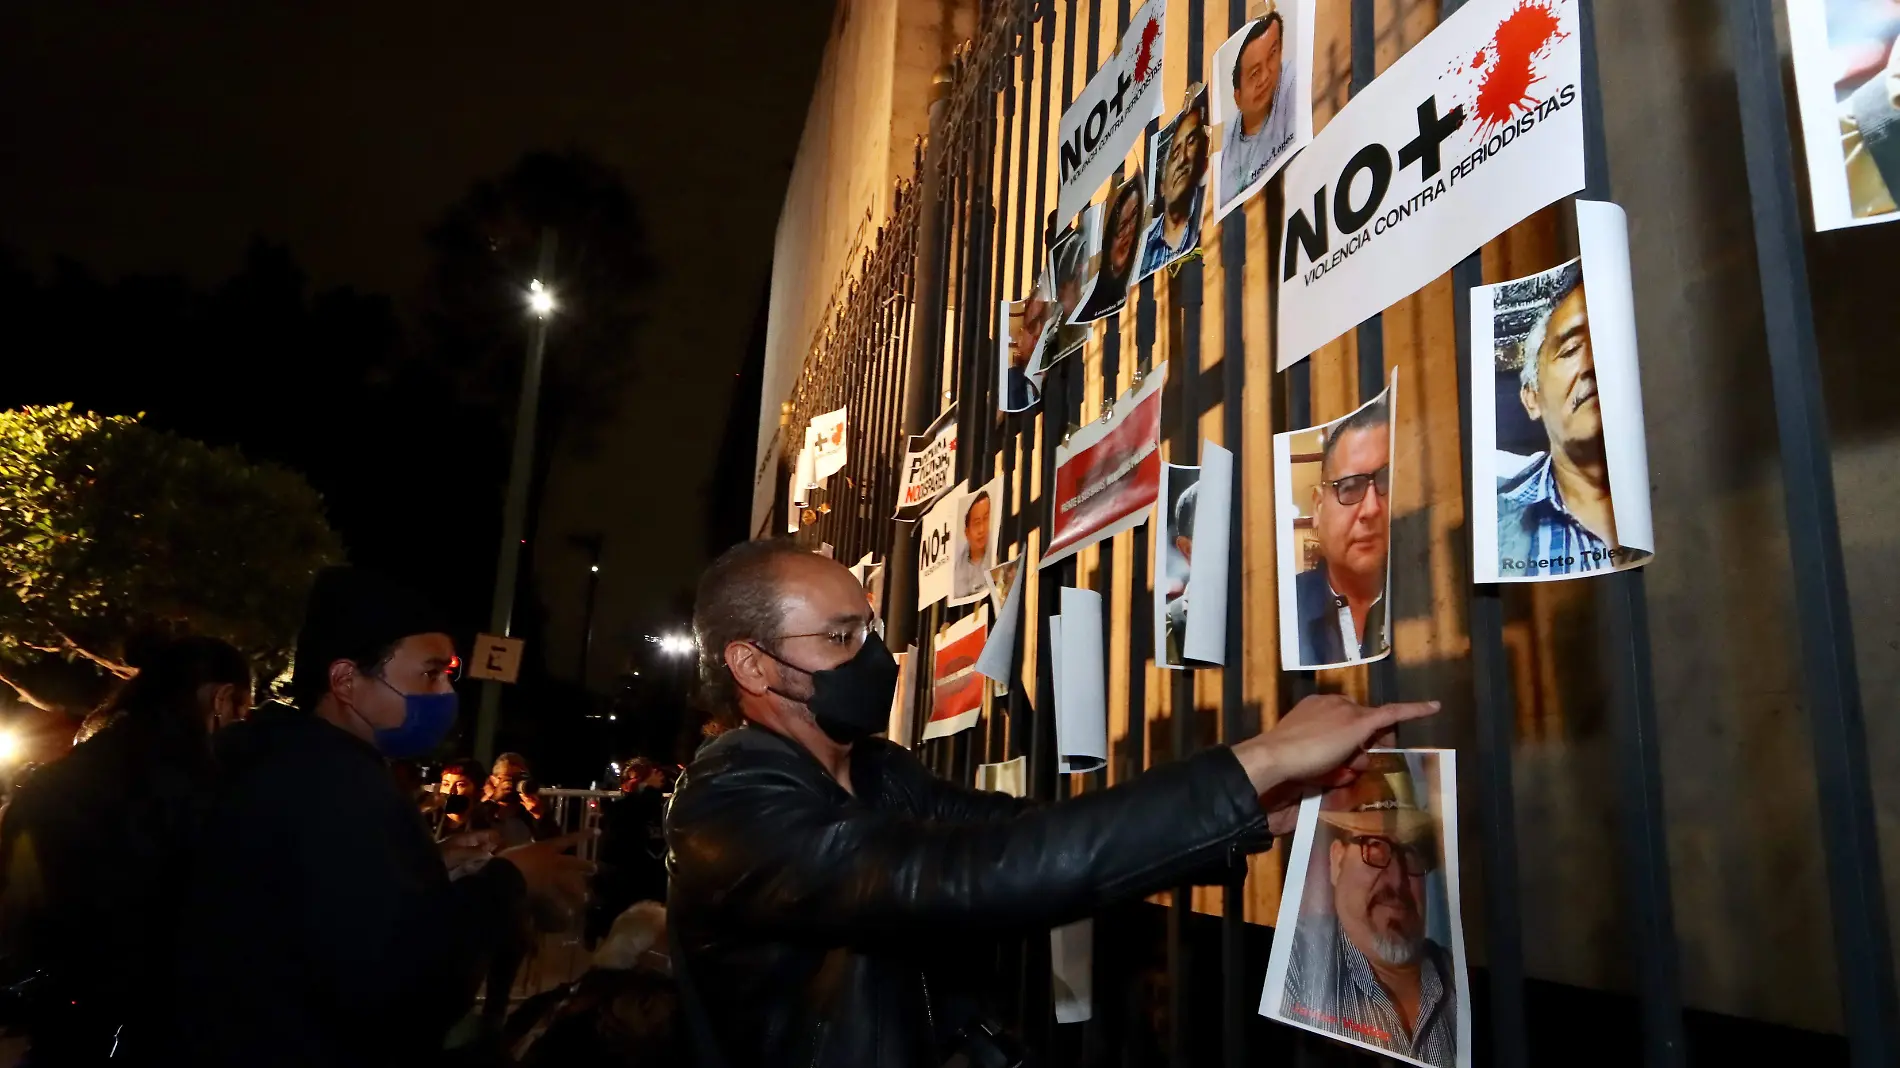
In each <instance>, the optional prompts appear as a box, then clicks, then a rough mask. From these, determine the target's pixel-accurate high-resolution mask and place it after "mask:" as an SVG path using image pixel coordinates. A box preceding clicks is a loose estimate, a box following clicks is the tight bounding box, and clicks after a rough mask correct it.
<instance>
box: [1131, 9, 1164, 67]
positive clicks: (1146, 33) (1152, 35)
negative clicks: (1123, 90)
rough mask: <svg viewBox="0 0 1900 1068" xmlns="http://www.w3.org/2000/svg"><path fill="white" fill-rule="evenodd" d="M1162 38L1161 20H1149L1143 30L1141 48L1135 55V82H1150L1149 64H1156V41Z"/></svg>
mask: <svg viewBox="0 0 1900 1068" xmlns="http://www.w3.org/2000/svg"><path fill="white" fill-rule="evenodd" d="M1160 37H1161V20H1160V19H1149V20H1148V25H1146V26H1143V27H1142V28H1141V48H1140V50H1139V51H1137V52H1136V53H1135V80H1136V81H1138V82H1145V81H1147V80H1148V68H1149V64H1151V63H1153V62H1154V58H1155V41H1157V40H1158V39H1160Z"/></svg>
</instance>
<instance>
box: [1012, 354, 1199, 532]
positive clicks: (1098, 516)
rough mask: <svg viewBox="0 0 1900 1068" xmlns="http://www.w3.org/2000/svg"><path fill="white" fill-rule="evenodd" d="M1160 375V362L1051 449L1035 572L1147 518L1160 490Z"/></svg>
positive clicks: (1163, 368)
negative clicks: (1050, 484) (1050, 482)
mask: <svg viewBox="0 0 1900 1068" xmlns="http://www.w3.org/2000/svg"><path fill="white" fill-rule="evenodd" d="M1167 378H1168V365H1167V364H1165V363H1164V364H1161V365H1160V366H1158V367H1156V368H1155V369H1154V370H1152V371H1150V372H1148V376H1147V378H1145V379H1144V380H1143V381H1142V383H1141V388H1140V389H1138V390H1136V391H1135V392H1133V393H1131V394H1129V395H1128V396H1125V397H1123V398H1122V399H1121V400H1119V401H1117V402H1115V410H1114V412H1113V413H1112V414H1110V416H1109V417H1108V418H1107V419H1106V420H1099V419H1098V420H1096V421H1095V422H1093V423H1090V424H1089V425H1088V426H1085V427H1083V428H1082V429H1080V430H1078V431H1076V432H1075V433H1074V434H1073V435H1072V436H1071V437H1070V438H1069V442H1068V444H1066V445H1061V446H1058V447H1057V448H1056V492H1055V502H1054V505H1053V507H1054V514H1053V516H1052V523H1051V526H1052V527H1053V534H1052V535H1051V537H1050V539H1049V547H1048V549H1047V550H1045V551H1044V553H1043V555H1042V561H1041V562H1040V563H1038V564H1037V565H1036V567H1037V569H1038V570H1040V569H1041V568H1045V567H1048V566H1049V565H1050V564H1054V563H1059V562H1061V561H1063V560H1067V559H1068V558H1069V557H1071V556H1074V555H1075V554H1076V553H1078V552H1080V551H1081V550H1083V549H1085V548H1087V547H1088V546H1091V545H1094V544H1095V543H1096V542H1098V541H1101V540H1102V539H1103V538H1110V537H1114V536H1115V535H1117V534H1120V533H1121V532H1122V531H1124V530H1128V529H1131V528H1133V527H1136V526H1140V525H1141V524H1142V523H1143V522H1146V521H1147V519H1148V510H1149V509H1150V508H1153V507H1154V503H1155V496H1156V495H1157V494H1158V493H1159V492H1160V491H1161V386H1162V383H1164V382H1166V381H1167Z"/></svg>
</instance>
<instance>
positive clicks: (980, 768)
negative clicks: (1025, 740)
mask: <svg viewBox="0 0 1900 1068" xmlns="http://www.w3.org/2000/svg"><path fill="white" fill-rule="evenodd" d="M976 788H977V789H979V790H988V791H990V792H991V793H998V794H1008V795H1009V796H1011V797H1024V796H1026V795H1027V794H1028V793H1029V758H1028V757H1015V758H1013V759H1010V760H1005V761H1003V762H1002V763H1000V764H978V765H977V766H976Z"/></svg>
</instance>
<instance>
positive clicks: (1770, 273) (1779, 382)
mask: <svg viewBox="0 0 1900 1068" xmlns="http://www.w3.org/2000/svg"><path fill="white" fill-rule="evenodd" d="M1727 8H1728V13H1729V30H1730V33H1731V35H1732V37H1731V40H1732V47H1733V50H1734V54H1735V90H1736V96H1737V97H1738V98H1739V100H1740V102H1741V119H1742V148H1743V154H1744V157H1745V159H1746V160H1747V164H1748V191H1749V199H1750V200H1751V202H1752V203H1753V206H1754V229H1755V261H1756V264H1757V267H1758V269H1759V271H1760V273H1761V297H1762V313H1763V318H1764V319H1765V320H1766V325H1767V329H1768V363H1769V369H1770V372H1771V373H1772V376H1773V381H1774V393H1775V423H1776V427H1777V431H1778V433H1779V436H1780V440H1781V467H1782V475H1781V483H1782V491H1783V493H1784V495H1785V499H1784V505H1785V508H1786V511H1787V516H1788V551H1789V555H1790V556H1792V557H1793V561H1794V572H1795V574H1797V575H1800V576H1801V578H1802V581H1801V583H1800V585H1799V587H1798V590H1797V595H1796V597H1795V610H1796V619H1797V623H1798V624H1799V627H1800V632H1801V673H1802V682H1803V684H1804V688H1805V690H1806V693H1807V704H1808V709H1809V722H1810V729H1811V730H1812V731H1813V734H1814V770H1815V782H1816V788H1817V791H1818V793H1819V800H1820V808H1821V843H1822V846H1823V848H1824V850H1825V852H1826V855H1827V873H1828V891H1829V905H1830V909H1829V911H1830V913H1831V916H1832V919H1833V923H1834V952H1835V957H1836V961H1837V964H1836V967H1837V969H1838V972H1839V977H1840V978H1839V982H1840V988H1841V1013H1842V1017H1843V1019H1844V1021H1845V1023H1846V1027H1847V1038H1848V1048H1849V1051H1850V1056H1851V1058H1852V1063H1853V1064H1854V1066H1855V1068H1874V1066H1876V1065H1882V1066H1885V1065H1893V1064H1900V1016H1897V1015H1896V1010H1895V1004H1894V1002H1895V989H1894V973H1893V956H1892V950H1891V946H1890V943H1889V930H1888V920H1887V909H1886V903H1885V897H1884V893H1885V891H1884V889H1883V887H1884V883H1883V882H1882V880H1881V871H1880V837H1879V833H1878V828H1877V827H1876V825H1875V822H1874V806H1873V796H1872V790H1871V787H1870V784H1869V777H1868V768H1867V740H1866V727H1865V725H1864V723H1863V722H1862V710H1861V695H1860V677H1859V672H1858V667H1857V666H1856V664H1855V662H1854V630H1853V620H1852V617H1851V616H1850V614H1849V605H1848V598H1847V569H1846V564H1845V563H1844V562H1843V560H1842V558H1841V533H1840V519H1839V513H1838V511H1837V510H1836V505H1835V500H1834V471H1833V467H1832V457H1831V455H1830V452H1829V444H1828V427H1827V407H1826V399H1825V398H1824V397H1823V396H1822V394H1821V369H1820V361H1819V357H1818V354H1817V349H1818V346H1817V344H1816V342H1815V337H1814V307H1813V303H1812V300H1811V298H1810V296H1809V292H1808V270H1807V259H1806V253H1805V251H1804V249H1803V241H1802V226H1801V216H1800V210H1799V208H1798V207H1797V205H1796V201H1795V196H1796V192H1795V182H1794V171H1793V167H1794V163H1793V153H1792V152H1791V150H1790V148H1789V145H1788V125H1787V102H1786V99H1785V98H1784V96H1783V91H1782V85H1781V61H1780V58H1779V56H1778V55H1777V52H1776V47H1775V29H1774V8H1773V5H1772V4H1771V3H1769V0H1729V3H1728V4H1727Z"/></svg>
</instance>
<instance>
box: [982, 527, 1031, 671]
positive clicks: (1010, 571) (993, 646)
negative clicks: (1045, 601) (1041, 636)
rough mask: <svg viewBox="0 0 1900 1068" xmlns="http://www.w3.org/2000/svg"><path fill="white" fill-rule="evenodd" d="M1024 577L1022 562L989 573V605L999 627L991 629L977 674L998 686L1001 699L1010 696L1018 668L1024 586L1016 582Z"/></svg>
mask: <svg viewBox="0 0 1900 1068" xmlns="http://www.w3.org/2000/svg"><path fill="white" fill-rule="evenodd" d="M1021 573H1022V560H1021V558H1017V559H1015V560H1011V561H1009V562H1008V563H1006V564H1003V565H1001V566H999V567H997V568H995V569H994V570H992V571H991V572H990V576H991V579H990V582H991V585H990V595H991V601H990V603H991V605H993V606H994V607H995V608H996V625H995V626H993V627H991V628H990V637H989V641H988V642H986V643H984V645H983V655H982V656H980V657H978V658H977V661H976V670H977V673H978V674H979V675H982V676H983V677H984V678H986V679H989V680H990V681H992V682H994V683H996V692H997V694H998V695H1002V694H1007V693H1009V687H1010V685H1011V683H1012V681H1013V679H1012V676H1013V675H1014V670H1013V669H1014V668H1015V666H1016V632H1017V630H1018V629H1019V628H1020V627H1021V625H1022V616H1023V595H1022V584H1021V583H1019V582H1017V581H1016V576H1017V575H1019V574H1021ZM999 588H1000V589H1001V591H1002V597H1003V601H1002V603H1001V604H1000V605H999V604H996V601H995V596H996V593H997V591H998V589H999Z"/></svg>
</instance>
